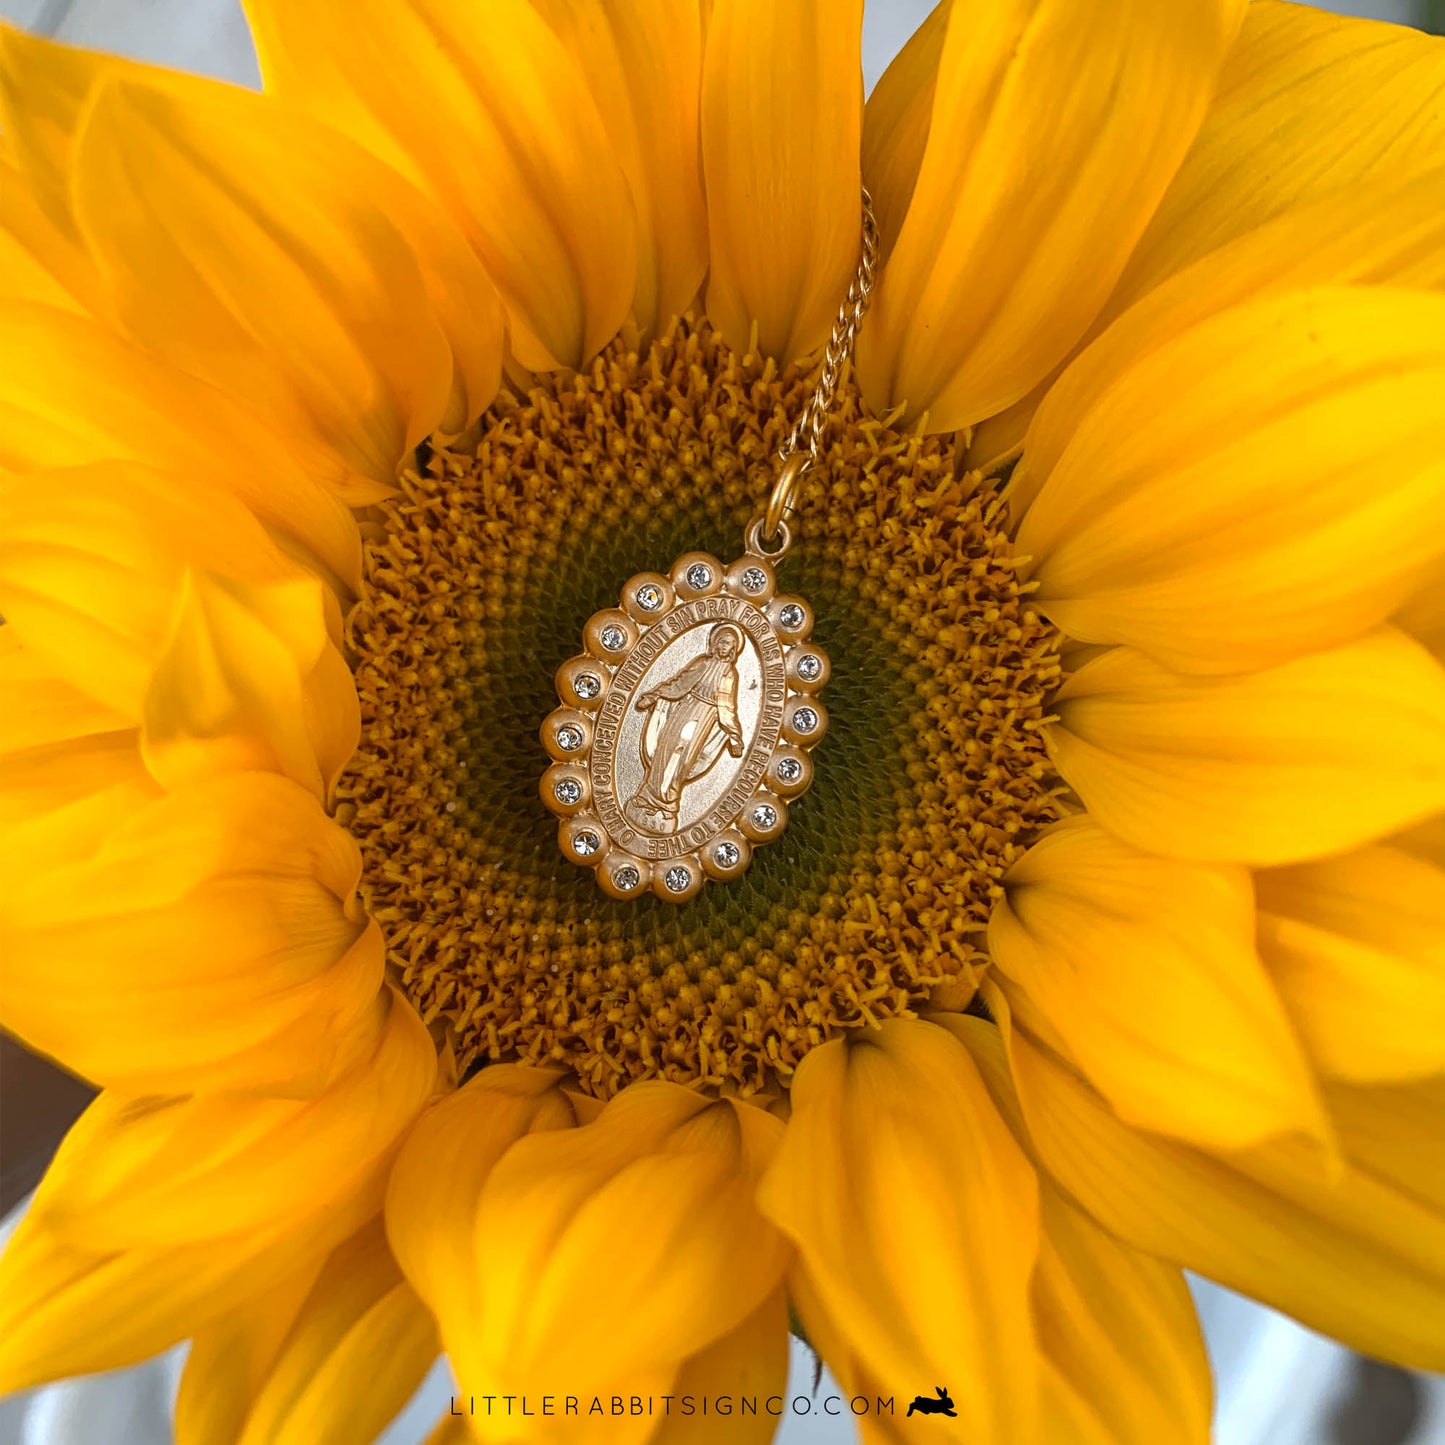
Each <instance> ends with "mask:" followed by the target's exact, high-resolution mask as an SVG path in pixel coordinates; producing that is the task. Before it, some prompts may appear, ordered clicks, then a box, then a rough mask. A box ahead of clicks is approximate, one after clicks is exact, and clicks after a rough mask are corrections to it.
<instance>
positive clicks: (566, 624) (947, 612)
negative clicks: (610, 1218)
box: [339, 327, 1059, 1098]
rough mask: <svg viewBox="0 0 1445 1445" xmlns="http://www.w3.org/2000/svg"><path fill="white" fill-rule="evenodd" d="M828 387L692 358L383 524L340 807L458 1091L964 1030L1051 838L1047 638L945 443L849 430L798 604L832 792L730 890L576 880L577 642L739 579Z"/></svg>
mask: <svg viewBox="0 0 1445 1445" xmlns="http://www.w3.org/2000/svg"><path fill="white" fill-rule="evenodd" d="M809 389H810V377H809V376H808V375H807V374H806V373H803V372H798V371H795V370H790V371H787V372H784V373H782V374H779V373H777V372H776V370H775V369H774V368H773V366H772V365H771V363H764V362H761V361H758V360H757V359H755V358H752V357H748V358H743V357H739V356H737V355H736V354H735V353H733V352H731V351H729V350H728V349H727V348H726V347H725V346H724V345H723V344H722V343H721V341H720V340H718V339H717V337H716V336H715V335H714V334H713V333H712V332H711V331H709V330H707V329H705V328H704V329H688V328H686V327H679V328H678V329H677V330H676V331H675V332H674V334H673V335H672V336H670V337H669V338H668V339H667V340H666V341H663V342H660V343H658V344H657V345H655V346H654V347H652V348H651V350H650V351H648V352H647V353H645V354H644V355H643V356H642V357H641V358H638V357H636V356H631V355H629V354H627V353H626V352H625V351H624V350H623V349H622V348H620V347H617V348H614V349H613V350H611V351H609V352H607V353H604V355H603V356H601V357H600V358H599V359H598V360H597V362H596V363H595V364H594V365H593V367H592V369H591V370H590V371H589V372H588V373H586V374H585V375H580V376H579V375H567V376H559V377H555V378H546V379H544V380H542V381H540V382H539V383H538V384H537V386H536V387H535V388H534V389H533V390H532V391H531V392H530V393H529V394H528V395H527V396H526V397H525V398H523V399H520V400H519V399H517V398H515V397H510V396H508V397H504V398H503V399H502V400H499V401H498V402H497V404H496V405H495V406H494V407H493V408H492V410H491V411H490V412H489V413H488V414H487V415H486V416H485V417H484V418H483V419H482V430H481V435H480V440H479V441H478V443H477V447H476V451H475V455H470V454H468V455H461V454H458V453H451V452H438V453H436V454H435V455H433V457H432V458H431V460H430V463H429V465H428V467H427V470H426V474H425V475H420V476H408V478H407V479H406V481H405V483H404V485H403V489H402V495H401V496H399V497H398V498H396V499H395V500H393V501H391V502H388V503H386V504H385V505H384V506H382V507H381V508H379V509H378V510H379V511H380V512H381V514H382V516H381V518H380V520H381V523H382V526H383V528H384V532H385V535H384V536H381V537H380V538H379V539H378V540H377V541H376V542H374V543H373V544H372V545H371V546H369V548H368V570H367V593H366V596H365V597H364V599H363V601H362V603H361V604H360V605H359V607H358V608H357V610H356V612H355V613H354V614H353V618H352V624H351V631H352V642H353V645H354V647H355V649H356V652H357V663H356V678H357V686H358V690H359V692H360V695H361V705H362V715H363V727H362V740H361V747H360V749H359V751H358V753H357V755H356V758H355V759H354V761H353V763H352V766H351V768H350V770H349V772H348V773H347V775H346V776H345V777H344V778H343V780H342V783H341V787H340V790H339V791H340V797H341V803H340V815H341V817H342V818H343V819H344V820H345V821H346V822H347V823H348V825H349V826H350V828H351V830H352V832H353V833H354V834H355V835H356V836H357V837H358V838H359V839H360V841H361V846H362V853H363V858H364V872H363V878H362V892H363V896H364V897H365V900H366V902H367V904H368V905H369V907H370V908H371V910H372V912H373V914H374V915H375V916H376V917H377V918H378V919H379V920H380V921H381V924H382V926H383V928H384V929H385V930H386V934H387V939H388V944H389V948H390V961H391V964H392V968H393V972H394V973H395V975H396V976H397V978H398V979H399V981H400V982H401V984H402V986H403V987H404V988H405V990H406V992H407V993H408V995H409V996H410V997H411V998H412V1000H413V1001H414V1002H415V1003H416V1005H417V1007H418V1008H419V1009H420V1011H421V1013H422V1016H423V1017H424V1018H425V1019H427V1020H428V1022H431V1023H434V1024H440V1025H445V1026H449V1027H450V1029H451V1031H452V1033H453V1037H454V1040H455V1044H456V1048H457V1055H458V1064H459V1066H460V1067H461V1068H462V1069H463V1070H464V1071H466V1070H469V1069H471V1068H474V1067H476V1066H478V1065H480V1064H483V1063H486V1062H488V1061H500V1060H508V1059H513V1060H523V1061H526V1062H530V1063H535V1064H544V1063H547V1064H559V1065H564V1066H566V1067H568V1068H571V1069H573V1070H575V1071H576V1073H577V1075H578V1077H579V1078H580V1080H581V1081H582V1086H583V1087H584V1088H586V1089H587V1090H589V1091H590V1092H592V1093H594V1094H596V1095H598V1096H600V1097H604V1098H605V1097H608V1096H610V1095H611V1094H613V1093H615V1092H616V1091H617V1090H618V1089H619V1088H621V1087H622V1086H623V1085H625V1084H627V1083H628V1082H630V1081H631V1080H633V1079H638V1078H646V1077H652V1076H660V1077H663V1078H667V1079H672V1080H675V1081H677V1082H679V1083H692V1082H695V1081H702V1082H705V1083H708V1084H712V1085H719V1086H721V1085H724V1084H726V1085H729V1086H730V1087H732V1088H734V1089H736V1090H737V1091H738V1092H740V1093H742V1094H751V1093H755V1092H758V1091H760V1090H776V1089H777V1088H779V1087H780V1086H781V1087H785V1086H786V1085H787V1082H788V1079H789V1077H790V1076H791V1073H792V1071H793V1069H794V1068H795V1067H796V1066H797V1063H798V1061H799V1060H800V1059H801V1058H802V1056H803V1055H804V1054H805V1053H806V1052H807V1051H808V1050H809V1049H810V1048H812V1047H814V1046H816V1045H817V1044H819V1043H821V1042H823V1041H824V1040H825V1039H827V1038H829V1037H831V1036H833V1035H835V1034H837V1033H838V1032H839V1031H841V1030H844V1029H848V1028H854V1027H858V1026H860V1025H864V1024H867V1023H869V1022H870V1021H875V1020H879V1019H883V1018H886V1017H889V1016H891V1015H896V1014H899V1013H903V1012H905V1011H907V1010H909V1009H912V1008H915V1007H918V1006H919V1005H921V1004H924V1003H925V1002H927V1001H928V1000H929V999H930V997H933V998H935V999H940V998H943V999H946V1000H947V1002H948V1003H949V1005H950V1006H954V1007H957V1006H960V1005H961V1004H962V1003H963V1002H964V1001H966V999H967V997H968V996H969V994H970V993H971V991H972V987H973V977H974V966H975V965H976V964H978V963H981V962H982V958H983V955H982V953H981V950H980V945H981V943H982V937H981V931H982V929H983V927H984V925H985V924H986V922H987V919H988V914H989V910H990V908H991V906H992V904H993V901H994V899H995V898H996V897H997V895H998V891H999V879H1000V877H1001V875H1002V873H1003V871H1004V870H1005V869H1006V868H1007V867H1008V865H1009V863H1010V862H1011V861H1012V860H1013V859H1014V858H1015V857H1016V856H1017V855H1018V854H1019V853H1020V852H1021V851H1022V849H1023V848H1024V847H1026V846H1027V844H1028V842H1029V841H1030V840H1031V838H1032V837H1033V836H1034V835H1035V833H1036V832H1037V830H1038V829H1039V828H1040V827H1042V826H1043V825H1044V824H1045V823H1047V822H1049V821H1050V820H1052V819H1053V818H1054V817H1055V816H1056V808H1055V801H1054V799H1055V795H1056V793H1057V791H1058V786H1059V785H1058V781H1057V779H1056V777H1055V776H1054V775H1053V773H1052V772H1051V771H1050V769H1049V765H1048V761H1047V755H1046V753H1045V750H1044V747H1043V743H1042V739H1041V729H1042V723H1043V717H1044V701H1045V697H1046V695H1047V693H1048V691H1049V690H1050V689H1051V688H1052V687H1053V686H1054V685H1055V684H1056V683H1057V680H1058V673H1059V661H1058V653H1057V637H1056V635H1055V634H1054V633H1053V632H1052V630H1051V629H1050V628H1049V626H1048V624H1047V623H1045V622H1044V621H1043V620H1042V619H1041V618H1040V617H1039V616H1038V615H1037V614H1036V613H1035V612H1034V611H1033V610H1032V609H1031V608H1029V607H1028V606H1027V605H1026V599H1025V597H1024V596H1023V589H1022V588H1021V585H1020V583H1019V582H1018V580H1017V573H1016V569H1015V566H1014V562H1013V558H1012V553H1011V549H1010V545H1009V542H1008V540H1007V537H1006V536H1005V535H1004V532H1003V515H1002V510H1001V508H1000V505H999V503H998V501H997V499H996V496H995V494H994V492H993V489H992V487H991V486H989V485H986V484H980V483H979V482H978V480H977V478H976V477H970V476H963V477H958V476H956V475H955V472H956V468H955V454H954V446H953V443H952V442H951V440H950V439H949V438H947V437H918V436H904V435H900V434H898V433H895V432H892V431H890V430H888V429H887V428H886V427H884V426H882V425H880V424H878V423H877V422H875V421H872V420H869V419H866V418H863V417H861V416H860V415H859V412H858V407H857V402H856V398H855V397H854V396H853V395H852V394H851V393H845V394H844V395H843V396H842V397H841V398H840V405H839V409H838V412H837V414H836V416H835V418H834V421H833V425H832V428H831V434H832V436H833V438H834V440H833V442H832V444H831V447H830V450H829V453H828V455H827V456H826V457H825V458H824V462H823V465H822V466H821V467H820V468H819V469H818V470H817V471H816V472H815V473H814V477H815V478H816V479H815V480H812V481H811V483H810V484H807V485H805V486H804V488H803V495H802V496H801V497H800V499H799V513H798V517H797V523H796V525H797V529H798V532H799V534H800V536H801V542H800V545H799V546H798V548H797V549H796V550H795V551H794V553H793V554H792V555H791V556H790V557H789V558H788V560H787V561H786V562H785V563H784V564H783V565H782V567H781V568H780V572H779V580H780V584H782V585H784V586H786V587H787V588H788V589H789V590H790V591H797V592H800V593H802V594H803V595H804V596H806V597H808V598H809V600H810V601H811V602H812V604H813V607H814V609H815V611H816V613H817V619H818V620H817V625H816V627H815V629H814V634H813V635H814V637H815V638H816V639H817V641H818V643H819V644H820V646H822V647H823V648H825V649H826V651H827V653H828V655H829V657H830V658H831V659H832V662H833V670H832V677H831V680H830V682H829V684H828V693H827V703H828V711H829V716H830V719H831V721H830V726H829V732H828V736H827V738H826V739H825V740H824V742H823V743H822V745H821V746H820V747H819V749H818V752H817V754H816V758H815V762H816V768H817V771H816V780H815V781H814V784H813V787H812V790H811V791H810V792H809V793H808V794H807V795H806V796H805V797H804V798H803V799H801V800H800V801H799V803H798V804H797V806H796V808H795V809H794V815H793V820H792V823H791V825H790V826H789V828H788V830H787V832H786V833H785V834H784V835H783V836H782V838H781V839H779V840H778V841H777V842H775V843H773V844H770V845H769V846H768V847H767V848H766V849H763V850H761V851H760V852H759V854H758V856H757V858H756V861H755V862H754V864H753V866H752V869H751V870H750V871H749V872H748V873H747V874H746V875H745V876H744V877H743V878H741V879H740V880H738V881H736V882H732V883H727V884H716V885H710V886H708V887H707V888H706V889H704V890H703V891H702V892H701V893H700V894H698V896H697V897H695V898H693V899H691V900H690V901H689V902H687V903H685V904H682V905H676V904H669V903H664V902H662V901H660V900H658V899H653V898H647V899H643V900H641V901H632V902H625V903H618V902H613V901H611V900H609V899H607V898H605V897H603V896H602V895H601V894H600V893H599V892H598V890H597V887H596V885H595V883H594V881H593V877H592V875H591V873H590V872H588V871H587V870H585V869H583V868H579V867H578V866H577V865H576V864H575V863H573V862H571V861H569V860H568V859H567V858H565V857H564V856H563V854H562V852H561V850H560V849H559V847H558V843H557V820H556V819H555V818H554V817H553V816H552V815H551V814H550V813H548V812H547V810H546V809H545V808H544V807H543V806H542V803H541V801H540V799H539V797H538V792H537V781H538V777H539V776H540V774H541V773H542V771H543V770H544V769H545V768H546V766H547V762H548V760H547V757H546V755H545V753H544V752H543V749H542V747H541V744H540V743H539V741H538V725H539V724H540V722H541V720H542V719H543V718H544V717H545V716H546V715H547V714H548V713H549V712H550V711H551V710H552V709H553V708H554V707H555V706H556V693H555V691H554V689H553V681H552V679H553V674H554V672H555V671H556V669H557V667H558V666H559V664H561V663H562V662H563V661H565V660H566V659H567V658H569V657H571V656H572V655H574V654H575V653H576V651H577V639H578V637H579V635H580V633H581V629H582V626H583V624H584V623H585V622H586V620H587V619H588V617H590V616H591V614H592V613H593V612H595V611H597V610H598V609H599V608H602V607H607V606H613V605H615V604H616V599H617V593H618V588H619V586H620V585H621V583H622V582H623V581H625V580H626V579H627V578H628V577H630V576H632V575H634V574H635V573H638V572H644V571H653V570H658V569H660V568H666V566H667V565H668V564H669V562H670V561H671V560H672V559H673V558H674V557H676V556H678V555H679V554H681V553H683V552H686V551H689V550H693V549H703V550H706V551H710V552H712V553H714V554H715V555H717V556H721V557H731V556H733V555H735V554H736V553H737V552H738V551H739V545H738V542H739V539H740V538H741V535H742V529H743V527H744V525H745V524H746V522H747V520H748V518H749V517H750V516H751V515H752V514H753V513H754V512H755V510H756V508H757V504H758V499H759V498H760V497H764V496H766V495H767V491H768V488H769V486H770V485H771V483H772V480H773V473H774V461H773V459H774V458H775V456H776V453H777V449H778V446H779V445H780V443H781V441H782V438H783V435H784V433H785V430H786V428H787V426H788V424H789V421H790V419H791V418H794V417H796V416H797V415H798V413H799V412H800V410H801V408H802V406H803V403H804V401H805V400H806V397H807V395H808V391H809Z"/></svg>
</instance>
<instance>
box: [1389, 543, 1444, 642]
mask: <svg viewBox="0 0 1445 1445" xmlns="http://www.w3.org/2000/svg"><path fill="white" fill-rule="evenodd" d="M1394 622H1395V625H1396V626H1397V627H1399V628H1401V629H1402V630H1403V631H1405V632H1408V633H1409V634H1410V636H1411V637H1413V638H1414V639H1415V640H1416V641H1417V642H1419V643H1420V645H1421V646H1422V647H1424V648H1426V649H1427V650H1428V651H1429V652H1430V653H1431V654H1432V655H1433V656H1434V657H1435V658H1436V660H1437V661H1439V662H1440V663H1442V664H1445V567H1441V568H1439V569H1438V570H1437V572H1436V574H1435V575H1434V576H1433V577H1429V578H1427V579H1426V582H1425V585H1424V586H1423V587H1422V588H1421V589H1420V590H1419V592H1417V593H1416V594H1415V595H1414V596H1413V597H1412V598H1410V599H1409V601H1407V602H1406V603H1405V605H1404V606H1403V607H1402V608H1401V609H1400V610H1399V611H1398V612H1397V613H1396V614H1395V617H1394Z"/></svg>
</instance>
